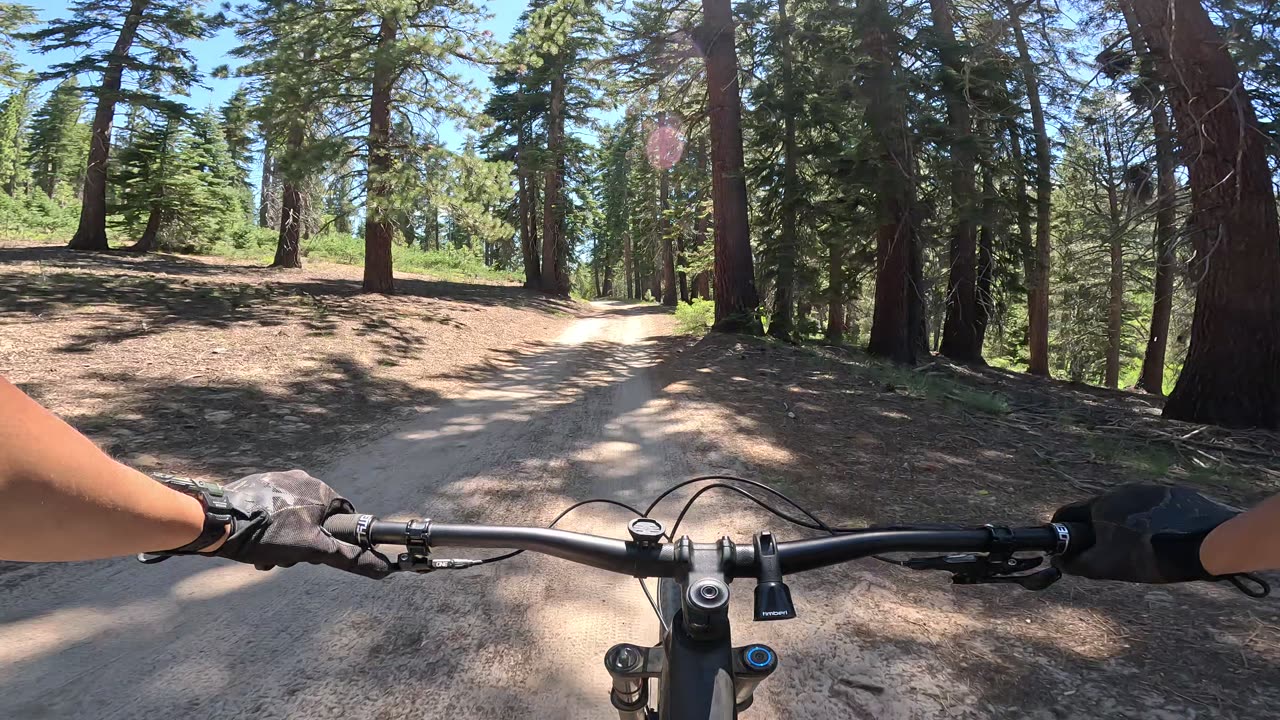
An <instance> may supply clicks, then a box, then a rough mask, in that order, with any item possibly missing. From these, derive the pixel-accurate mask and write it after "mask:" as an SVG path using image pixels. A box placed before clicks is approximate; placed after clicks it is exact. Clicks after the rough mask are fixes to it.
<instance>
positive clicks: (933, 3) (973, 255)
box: [929, 0, 982, 363]
mask: <svg viewBox="0 0 1280 720" xmlns="http://www.w3.org/2000/svg"><path fill="white" fill-rule="evenodd" d="M929 7H930V15H931V17H932V21H933V30H934V33H935V34H936V35H937V38H938V42H939V55H940V57H941V60H942V68H943V71H944V79H943V81H942V92H943V95H944V96H945V98H946V103H947V125H948V129H949V134H948V141H949V145H950V149H951V168H950V170H951V172H950V182H949V185H950V188H951V203H952V207H953V212H954V213H955V219H954V221H953V222H954V225H953V226H952V228H951V243H950V249H949V253H948V256H949V261H950V266H949V267H948V273H947V314H946V319H945V321H944V323H943V328H942V343H941V346H940V347H939V350H940V352H941V353H942V354H943V355H946V356H947V357H949V358H951V359H952V360H957V361H959V362H965V363H981V362H982V333H981V332H980V330H979V324H980V321H981V317H980V314H979V313H980V311H979V310H978V290H977V272H978V268H977V265H978V247H977V242H978V239H977V232H976V228H975V223H974V215H975V214H976V213H975V212H974V211H975V203H974V200H975V197H974V196H975V194H976V188H975V184H976V182H975V179H974V164H975V163H976V157H975V155H976V152H975V151H976V147H975V145H974V138H973V113H972V112H971V110H970V108H969V98H968V94H967V91H968V85H967V83H968V78H967V75H966V72H965V67H964V58H963V56H962V54H961V49H960V46H959V44H958V43H957V42H956V31H955V21H954V20H953V18H952V13H951V0H929Z"/></svg>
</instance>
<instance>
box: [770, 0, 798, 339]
mask: <svg viewBox="0 0 1280 720" xmlns="http://www.w3.org/2000/svg"><path fill="white" fill-rule="evenodd" d="M778 23H779V25H781V28H780V32H779V34H780V35H781V38H780V42H779V52H780V54H781V56H782V57H781V58H780V60H781V64H782V97H783V103H782V104H783V108H784V110H783V112H784V113H786V114H785V116H784V117H783V119H782V199H781V211H782V212H781V213H780V216H779V218H778V227H777V228H776V232H777V233H778V252H777V256H776V258H775V261H776V263H777V278H776V280H775V282H776V286H775V288H774V293H773V312H772V313H771V314H770V316H769V334H770V335H771V336H773V337H776V338H781V339H783V340H790V339H791V336H792V335H793V334H794V333H795V324H796V323H795V304H796V303H795V294H796V293H795V290H796V288H795V286H796V254H797V252H798V251H797V248H796V245H797V243H796V225H797V223H798V215H799V202H800V197H799V194H800V188H799V175H798V171H797V168H796V164H797V163H798V162H799V157H798V155H799V150H798V147H797V142H796V113H798V112H801V111H802V110H803V108H802V104H803V101H802V99H801V98H799V97H797V93H796V88H795V57H794V54H793V53H792V49H791V33H792V27H791V18H790V16H789V15H788V14H787V0H778Z"/></svg>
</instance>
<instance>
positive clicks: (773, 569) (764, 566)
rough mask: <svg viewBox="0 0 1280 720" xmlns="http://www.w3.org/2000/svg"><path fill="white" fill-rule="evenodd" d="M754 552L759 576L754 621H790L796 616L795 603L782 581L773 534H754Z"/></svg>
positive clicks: (776, 544)
mask: <svg viewBox="0 0 1280 720" xmlns="http://www.w3.org/2000/svg"><path fill="white" fill-rule="evenodd" d="M753 543H754V545H755V551H756V562H757V563H759V568H760V574H759V575H758V576H757V580H758V582H757V584H756V597H755V601H756V602H755V619H756V620H757V621H761V620H790V619H792V618H794V617H795V616H796V606H795V603H793V602H792V601H791V588H789V587H787V584H786V583H784V582H783V581H782V566H781V565H780V564H779V562H778V543H777V541H776V540H774V537H773V533H771V532H767V531H766V532H760V533H756V535H755V539H754V540H753Z"/></svg>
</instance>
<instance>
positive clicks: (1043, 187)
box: [1009, 3, 1053, 377]
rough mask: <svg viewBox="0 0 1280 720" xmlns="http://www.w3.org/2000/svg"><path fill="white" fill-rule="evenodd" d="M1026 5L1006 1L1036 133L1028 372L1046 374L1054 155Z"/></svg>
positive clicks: (1047, 366)
mask: <svg viewBox="0 0 1280 720" xmlns="http://www.w3.org/2000/svg"><path fill="white" fill-rule="evenodd" d="M1026 7H1027V5H1017V4H1014V3H1009V22H1010V24H1011V25H1012V26H1013V38H1014V44H1015V45H1016V46H1017V48H1018V63H1019V66H1020V68H1021V70H1022V80H1023V82H1024V83H1025V84H1026V87H1027V101H1028V103H1029V104H1030V105H1031V125H1032V128H1033V129H1034V130H1035V136H1036V147H1035V157H1036V245H1035V254H1034V255H1033V256H1032V262H1031V269H1032V274H1031V276H1030V277H1029V278H1028V287H1027V324H1028V328H1027V334H1028V336H1029V344H1030V362H1029V363H1028V367H1027V372H1029V373H1031V374H1032V375H1043V376H1046V377H1048V375H1049V263H1050V257H1049V243H1050V236H1049V233H1050V230H1051V222H1052V217H1051V210H1052V202H1053V175H1052V173H1053V155H1052V153H1051V151H1050V148H1049V130H1048V128H1047V127H1046V125H1045V119H1044V103H1043V102H1042V101H1041V99H1040V78H1039V75H1038V73H1037V70H1036V64H1035V61H1034V60H1032V58H1031V51H1030V50H1029V49H1028V48H1027V38H1026V35H1025V33H1024V32H1023V29H1022V13H1023V11H1024V10H1025V9H1026Z"/></svg>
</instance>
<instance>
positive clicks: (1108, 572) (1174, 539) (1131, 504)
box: [1053, 484, 1239, 583]
mask: <svg viewBox="0 0 1280 720" xmlns="http://www.w3.org/2000/svg"><path fill="white" fill-rule="evenodd" d="M1238 514H1239V511H1238V510H1235V509H1233V508H1230V507H1227V506H1226V505H1222V504H1220V503H1217V502H1214V501H1213V500H1210V499H1209V498H1207V497H1205V496H1203V495H1201V494H1200V493H1198V492H1195V491H1194V490H1190V489H1187V488H1182V487H1165V486H1162V485H1147V484H1134V485H1124V486H1121V487H1119V488H1117V489H1115V490H1112V491H1111V492H1108V493H1106V494H1104V495H1100V496H1098V497H1096V498H1093V499H1091V500H1086V501H1084V502H1080V503H1075V504H1073V505H1068V506H1066V507H1064V508H1062V509H1061V510H1059V511H1058V512H1056V513H1054V515H1053V521H1054V522H1068V523H1083V524H1086V525H1091V526H1092V527H1093V533H1094V538H1095V539H1094V543H1093V545H1092V546H1090V547H1088V548H1085V549H1082V550H1080V551H1077V552H1075V553H1071V552H1068V553H1067V554H1066V555H1063V556H1061V557H1058V558H1055V560H1054V564H1055V565H1057V566H1058V568H1059V569H1060V570H1062V571H1063V572H1064V573H1067V574H1068V575H1079V576H1082V577H1087V578H1093V579H1095V580H1122V581H1125V582H1136V583H1176V582H1189V581H1193V580H1216V579H1221V578H1215V577H1214V576H1213V575H1210V574H1209V572H1208V571H1207V570H1205V569H1204V565H1203V564H1201V562H1200V545H1201V544H1202V543H1203V542H1204V539H1205V537H1207V536H1208V535H1209V533H1210V532H1211V531H1212V530H1213V529H1214V528H1216V527H1218V526H1219V525H1221V524H1222V523H1224V522H1226V521H1228V520H1230V519H1231V518H1233V517H1235V516H1236V515H1238Z"/></svg>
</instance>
